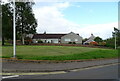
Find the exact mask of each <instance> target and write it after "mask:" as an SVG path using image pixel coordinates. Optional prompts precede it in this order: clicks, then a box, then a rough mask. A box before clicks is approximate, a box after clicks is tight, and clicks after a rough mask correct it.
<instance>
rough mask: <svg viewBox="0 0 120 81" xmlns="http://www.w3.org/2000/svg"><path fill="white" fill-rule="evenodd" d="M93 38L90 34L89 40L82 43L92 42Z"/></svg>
mask: <svg viewBox="0 0 120 81" xmlns="http://www.w3.org/2000/svg"><path fill="white" fill-rule="evenodd" d="M94 39H95V36H94V35H93V34H91V36H90V37H89V39H88V40H87V41H85V42H84V44H85V43H90V42H94Z"/></svg>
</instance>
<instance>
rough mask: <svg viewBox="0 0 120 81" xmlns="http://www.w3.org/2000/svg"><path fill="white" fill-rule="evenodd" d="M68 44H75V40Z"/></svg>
mask: <svg viewBox="0 0 120 81" xmlns="http://www.w3.org/2000/svg"><path fill="white" fill-rule="evenodd" d="M68 44H76V42H68Z"/></svg>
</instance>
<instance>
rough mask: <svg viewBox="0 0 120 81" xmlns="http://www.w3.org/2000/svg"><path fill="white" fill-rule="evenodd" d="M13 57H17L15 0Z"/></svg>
mask: <svg viewBox="0 0 120 81" xmlns="http://www.w3.org/2000/svg"><path fill="white" fill-rule="evenodd" d="M13 7H14V8H13V58H16V27H15V0H13Z"/></svg>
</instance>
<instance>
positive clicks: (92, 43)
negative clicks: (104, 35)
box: [90, 41, 98, 45]
mask: <svg viewBox="0 0 120 81" xmlns="http://www.w3.org/2000/svg"><path fill="white" fill-rule="evenodd" d="M90 45H98V43H97V42H94V41H93V42H90Z"/></svg>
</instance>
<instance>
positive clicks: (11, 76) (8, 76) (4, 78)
mask: <svg viewBox="0 0 120 81" xmlns="http://www.w3.org/2000/svg"><path fill="white" fill-rule="evenodd" d="M14 77H19V75H13V76H5V77H2V79H6V78H14Z"/></svg>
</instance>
